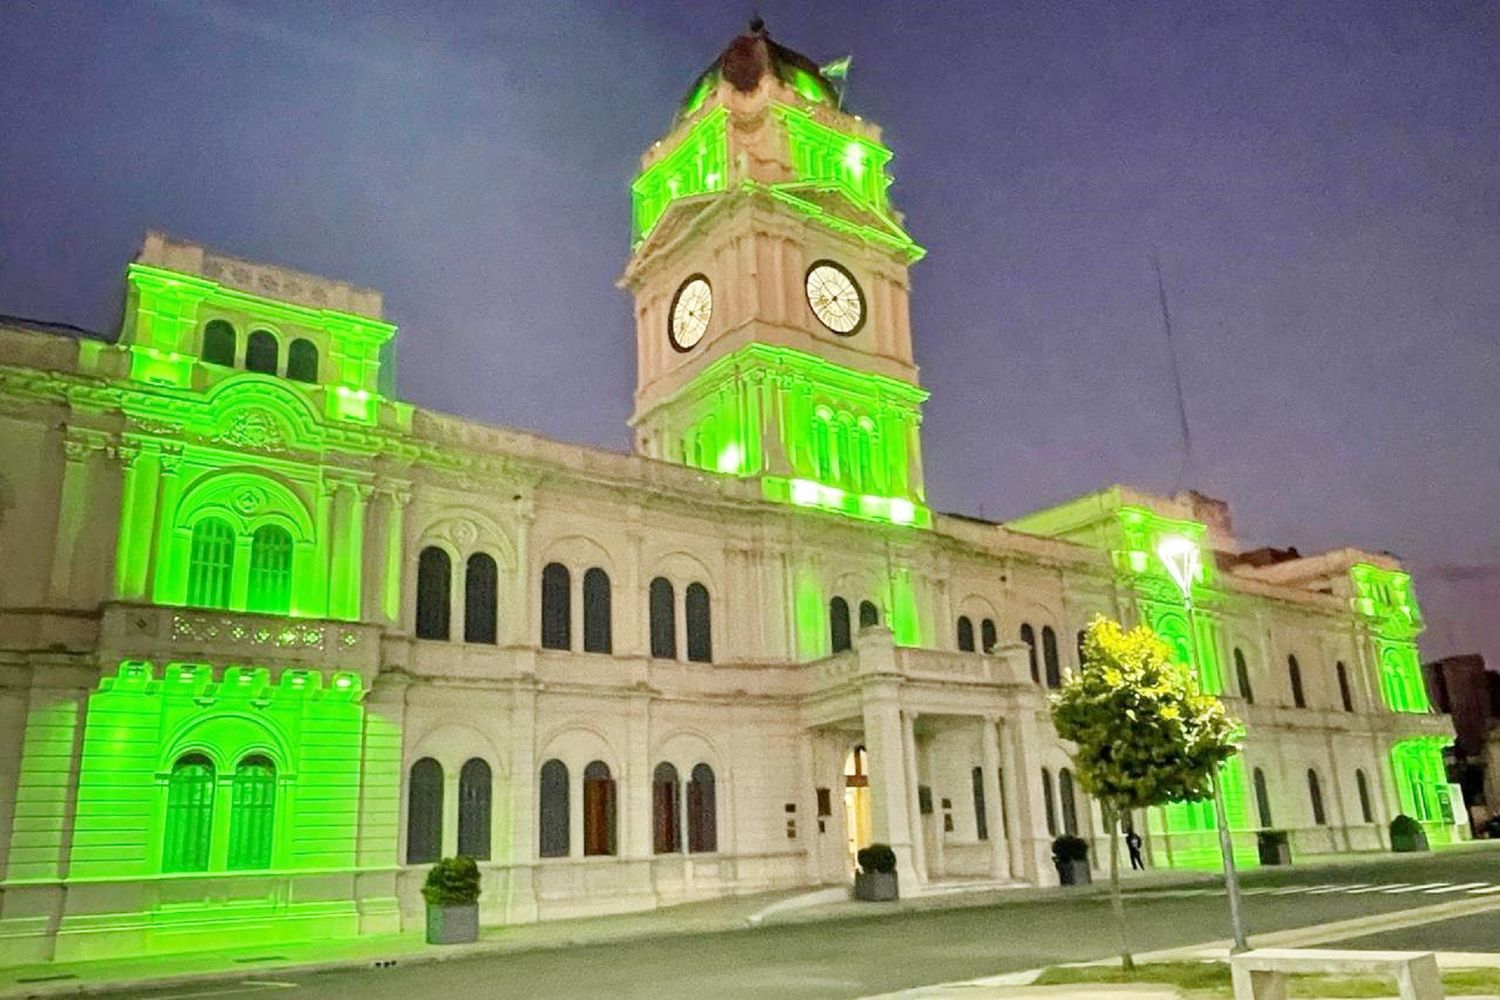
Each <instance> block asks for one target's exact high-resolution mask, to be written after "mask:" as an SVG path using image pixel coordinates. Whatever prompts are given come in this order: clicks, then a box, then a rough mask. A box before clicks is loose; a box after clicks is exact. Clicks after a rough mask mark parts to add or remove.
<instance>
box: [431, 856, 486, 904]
mask: <svg viewBox="0 0 1500 1000" xmlns="http://www.w3.org/2000/svg"><path fill="white" fill-rule="evenodd" d="M422 898H423V899H425V900H427V902H428V903H431V904H432V905H433V906H463V905H466V904H468V903H477V902H478V901H479V866H478V865H476V864H475V863H474V859H473V858H465V857H457V858H444V859H443V860H441V861H439V862H438V863H437V864H435V865H433V866H432V869H431V870H430V871H428V873H427V881H426V882H425V883H424V884H423V885H422Z"/></svg>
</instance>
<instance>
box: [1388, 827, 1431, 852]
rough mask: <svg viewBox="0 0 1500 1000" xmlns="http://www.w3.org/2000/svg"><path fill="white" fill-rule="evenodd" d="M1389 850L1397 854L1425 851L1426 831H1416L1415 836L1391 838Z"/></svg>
mask: <svg viewBox="0 0 1500 1000" xmlns="http://www.w3.org/2000/svg"><path fill="white" fill-rule="evenodd" d="M1391 850H1393V851H1395V852H1396V853H1397V854H1407V853H1410V852H1413V851H1425V850H1427V831H1426V830H1418V831H1417V832H1416V834H1415V835H1413V836H1409V837H1392V838H1391Z"/></svg>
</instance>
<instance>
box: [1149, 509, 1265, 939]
mask: <svg viewBox="0 0 1500 1000" xmlns="http://www.w3.org/2000/svg"><path fill="white" fill-rule="evenodd" d="M1156 555H1157V557H1158V558H1159V559H1161V561H1162V565H1164V566H1165V567H1166V568H1167V574H1168V575H1169V576H1171V577H1172V582H1173V583H1175V584H1177V589H1178V590H1180V591H1182V603H1183V605H1184V606H1185V607H1186V608H1187V626H1188V649H1189V656H1190V657H1191V658H1192V662H1191V663H1190V664H1188V666H1189V668H1190V669H1193V670H1197V668H1198V622H1197V619H1196V618H1195V617H1194V616H1193V581H1194V580H1195V579H1197V577H1198V561H1199V555H1198V544H1197V543H1196V542H1194V541H1193V540H1192V539H1190V538H1185V537H1183V536H1182V535H1167V536H1166V537H1164V538H1163V539H1162V540H1161V542H1160V543H1159V544H1158V545H1157V547H1156ZM1213 790H1214V819H1215V821H1216V822H1217V824H1218V827H1219V853H1220V854H1221V855H1222V856H1223V859H1224V886H1225V888H1226V889H1227V890H1228V892H1229V924H1230V928H1231V930H1232V931H1233V934H1234V948H1233V949H1231V950H1232V951H1237V952H1238V951H1244V950H1246V949H1247V948H1249V947H1250V945H1249V943H1248V942H1247V941H1246V939H1245V921H1244V918H1243V917H1241V915H1240V883H1239V879H1238V878H1237V877H1236V876H1235V872H1234V842H1233V841H1232V840H1231V839H1230V837H1229V816H1228V813H1227V812H1226V810H1225V809H1224V783H1223V781H1222V780H1221V778H1220V775H1219V771H1218V769H1215V770H1214V774H1213Z"/></svg>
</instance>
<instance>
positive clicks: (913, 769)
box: [901, 712, 943, 882]
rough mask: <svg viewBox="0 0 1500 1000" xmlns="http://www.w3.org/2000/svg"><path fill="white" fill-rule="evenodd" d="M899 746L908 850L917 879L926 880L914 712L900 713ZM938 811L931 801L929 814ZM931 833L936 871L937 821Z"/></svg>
mask: <svg viewBox="0 0 1500 1000" xmlns="http://www.w3.org/2000/svg"><path fill="white" fill-rule="evenodd" d="M901 748H902V752H903V754H904V756H905V760H904V764H905V766H906V808H907V815H908V817H909V818H910V819H909V822H910V823H911V852H912V860H913V861H914V862H915V864H916V867H915V869H914V870H915V871H916V873H917V878H918V879H920V880H921V881H922V882H927V881H929V880H930V879H931V877H932V876H933V875H934V873H933V872H930V871H928V868H927V825H926V823H927V821H926V819H925V818H924V817H923V816H922V769H921V767H920V765H919V762H918V760H917V713H915V712H902V713H901ZM939 812H940V810H938V808H937V803H934V804H933V815H938V814H939ZM935 825H938V830H937V831H936V833H935V836H936V837H937V838H938V839H937V841H936V843H935V847H936V850H935V851H934V853H935V854H936V855H937V857H936V859H935V860H936V862H937V867H938V871H941V870H942V867H943V848H942V836H943V832H942V828H941V825H940V824H935Z"/></svg>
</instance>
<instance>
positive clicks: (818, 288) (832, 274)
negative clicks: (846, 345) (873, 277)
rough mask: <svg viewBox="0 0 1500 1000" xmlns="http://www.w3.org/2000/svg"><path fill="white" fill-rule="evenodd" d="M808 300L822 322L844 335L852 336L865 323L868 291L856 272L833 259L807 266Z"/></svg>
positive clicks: (814, 313) (815, 314)
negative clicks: (856, 275)
mask: <svg viewBox="0 0 1500 1000" xmlns="http://www.w3.org/2000/svg"><path fill="white" fill-rule="evenodd" d="M807 304H808V305H809V306H811V307H812V311H813V315H814V316H816V317H818V322H819V323H822V324H823V325H824V326H826V327H828V329H830V330H832V331H833V332H834V333H836V334H838V335H839V336H841V337H852V336H854V334H856V333H858V332H859V328H860V327H862V326H864V323H865V296H864V293H863V292H861V291H860V290H859V283H858V282H857V281H855V280H854V275H852V274H850V273H849V271H848V270H847V269H846V268H844V266H843V265H841V264H837V263H835V262H833V261H831V260H820V261H816V262H814V264H813V266H812V267H810V268H808V269H807Z"/></svg>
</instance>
